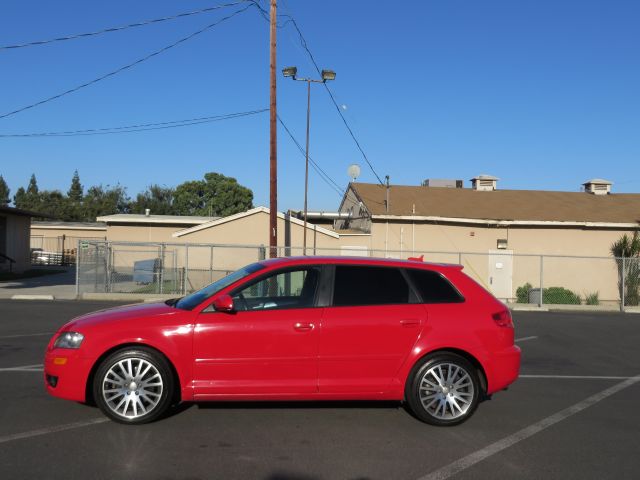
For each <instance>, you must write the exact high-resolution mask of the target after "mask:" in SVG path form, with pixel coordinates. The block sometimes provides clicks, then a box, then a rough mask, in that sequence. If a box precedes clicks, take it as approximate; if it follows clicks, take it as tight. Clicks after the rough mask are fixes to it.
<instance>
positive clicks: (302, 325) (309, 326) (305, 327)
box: [293, 322, 315, 332]
mask: <svg viewBox="0 0 640 480" xmlns="http://www.w3.org/2000/svg"><path fill="white" fill-rule="evenodd" d="M313 327H315V325H314V324H313V323H306V322H297V323H295V324H294V325H293V329H294V330H297V331H299V332H308V331H310V330H313Z"/></svg>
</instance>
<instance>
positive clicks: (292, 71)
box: [282, 67, 336, 255]
mask: <svg viewBox="0 0 640 480" xmlns="http://www.w3.org/2000/svg"><path fill="white" fill-rule="evenodd" d="M297 73H298V69H297V67H286V68H283V69H282V75H284V76H285V77H291V79H292V80H298V81H301V82H307V145H306V149H305V164H304V231H303V232H302V253H303V255H306V254H307V197H308V192H309V128H310V124H311V84H312V83H325V82H327V81H328V80H335V78H336V72H334V71H333V70H322V79H321V80H314V79H312V78H298V77H296V74H297Z"/></svg>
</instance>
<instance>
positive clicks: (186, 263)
mask: <svg viewBox="0 0 640 480" xmlns="http://www.w3.org/2000/svg"><path fill="white" fill-rule="evenodd" d="M187 283H189V244H188V243H187V244H185V246H184V294H185V295H186V294H187Z"/></svg>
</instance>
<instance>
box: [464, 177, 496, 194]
mask: <svg viewBox="0 0 640 480" xmlns="http://www.w3.org/2000/svg"><path fill="white" fill-rule="evenodd" d="M498 180H500V179H499V178H498V177H492V176H491V175H478V176H477V177H473V178H472V179H471V188H472V189H474V190H478V191H479V192H491V191H493V190H496V189H497V184H498Z"/></svg>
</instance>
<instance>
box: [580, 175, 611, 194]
mask: <svg viewBox="0 0 640 480" xmlns="http://www.w3.org/2000/svg"><path fill="white" fill-rule="evenodd" d="M582 185H583V186H584V191H585V192H587V193H593V194H594V195H608V194H609V193H611V185H613V183H611V182H610V181H609V180H603V179H602V178H592V179H591V180H587V181H586V182H584V183H583V184H582Z"/></svg>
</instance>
